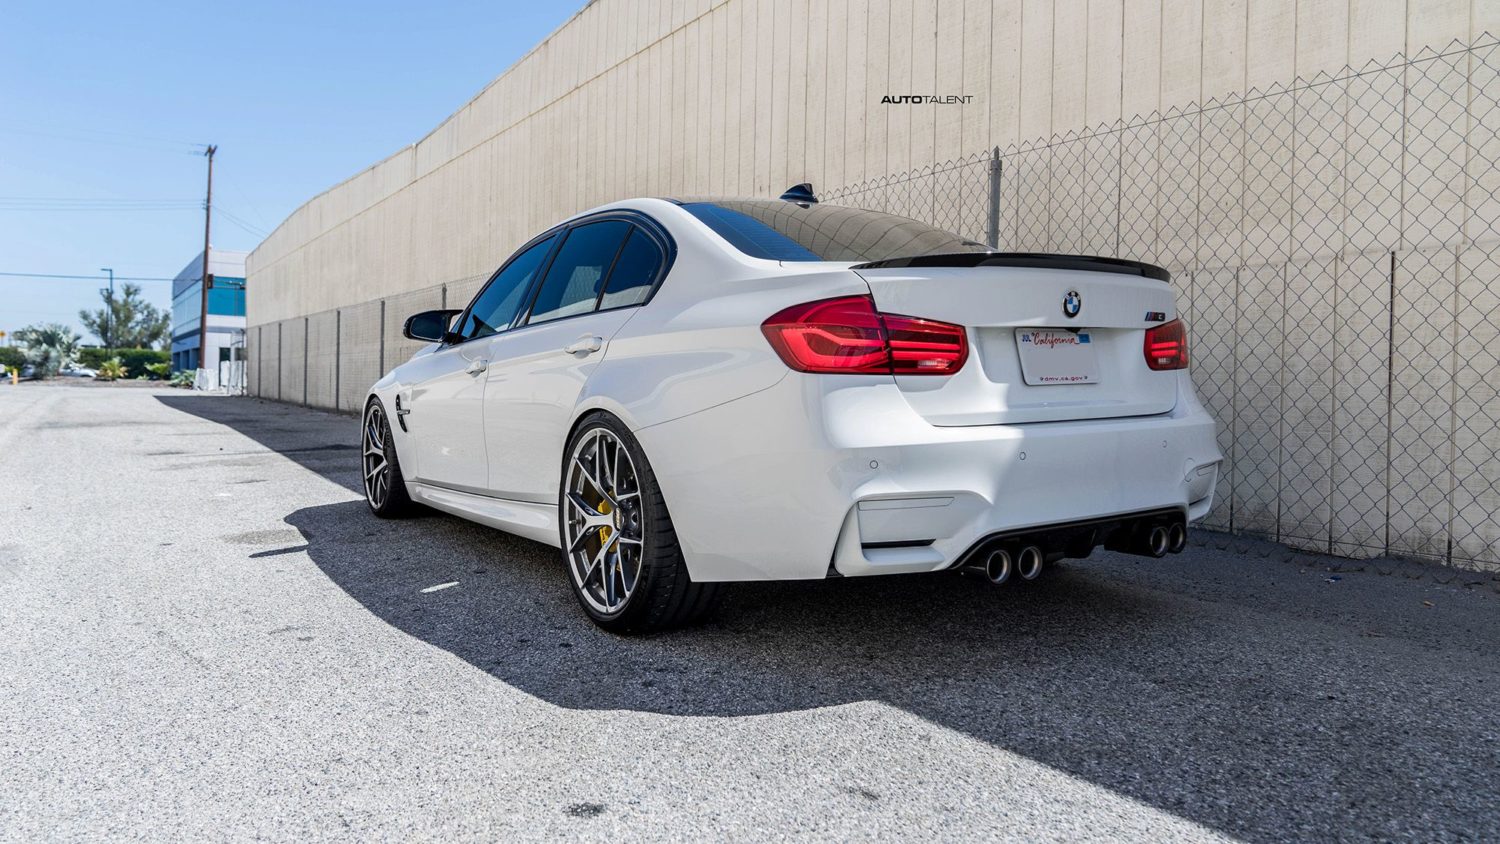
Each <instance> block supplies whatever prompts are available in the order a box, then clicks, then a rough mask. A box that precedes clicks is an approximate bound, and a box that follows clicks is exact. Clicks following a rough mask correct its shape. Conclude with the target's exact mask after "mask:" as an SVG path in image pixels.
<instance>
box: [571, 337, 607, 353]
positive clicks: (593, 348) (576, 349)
mask: <svg viewBox="0 0 1500 844" xmlns="http://www.w3.org/2000/svg"><path fill="white" fill-rule="evenodd" d="M602 348H604V338H603V337H599V336H596V335H591V334H585V335H584V336H582V337H579V338H578V339H577V340H574V341H573V342H571V343H569V344H568V345H566V346H563V351H564V352H566V353H568V354H570V355H576V354H578V353H580V352H582V353H583V354H586V355H591V354H593V353H594V352H597V351H599V350H600V349H602Z"/></svg>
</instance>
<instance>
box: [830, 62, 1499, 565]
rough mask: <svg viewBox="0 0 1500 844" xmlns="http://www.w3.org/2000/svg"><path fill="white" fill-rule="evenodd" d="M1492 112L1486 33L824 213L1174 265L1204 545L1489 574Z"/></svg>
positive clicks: (976, 158)
mask: <svg viewBox="0 0 1500 844" xmlns="http://www.w3.org/2000/svg"><path fill="white" fill-rule="evenodd" d="M1497 98H1500V44H1497V42H1496V41H1495V39H1494V38H1492V37H1490V36H1485V37H1483V38H1481V39H1479V40H1478V41H1477V42H1476V43H1474V44H1470V45H1464V44H1457V43H1455V44H1453V45H1451V46H1450V47H1449V48H1448V49H1445V50H1441V51H1439V50H1424V51H1422V52H1421V53H1419V54H1417V55H1415V56H1413V57H1410V58H1408V57H1405V56H1402V57H1398V58H1397V59H1396V60H1393V61H1390V62H1384V63H1371V64H1370V65H1367V66H1365V67H1363V68H1360V69H1358V70H1356V69H1353V68H1345V69H1344V70H1343V71H1342V72H1340V73H1336V74H1324V75H1320V76H1317V77H1315V78H1313V79H1309V80H1298V81H1297V82H1295V83H1294V84H1292V85H1289V86H1285V87H1282V86H1277V87H1273V88H1270V89H1268V90H1265V91H1251V92H1250V93H1249V94H1247V95H1245V96H1243V97H1237V98H1232V99H1227V100H1223V101H1209V102H1207V103H1204V104H1202V105H1201V106H1197V105H1195V106H1192V107H1188V108H1181V109H1173V110H1171V111H1168V112H1165V113H1161V114H1152V115H1150V116H1148V117H1141V118H1135V119H1132V120H1129V121H1121V122H1119V123H1116V124H1114V125H1110V126H1104V127H1097V128H1094V129H1089V130H1085V131H1081V132H1072V133H1068V134H1065V135H1062V136H1059V137H1054V138H1050V139H1047V140H1045V141H1040V142H1037V143H1028V144H1022V145H1019V146H1016V147H1012V148H1009V149H1004V150H1001V149H995V150H992V151H990V152H989V153H988V154H977V155H973V156H969V157H967V158H962V159H959V160H956V161H951V162H947V163H945V164H940V165H934V166H932V167H927V168H923V169H921V170H918V171H915V172H911V173H903V174H898V175H893V176H888V177H885V178H880V179H875V180H872V181H869V182H865V183H862V184H857V185H852V186H849V187H845V188H840V189H837V190H833V191H829V192H827V193H826V194H824V195H823V196H822V197H821V198H822V199H823V201H826V202H838V203H841V204H846V205H855V206H859V207H862V208H870V209H878V210H883V211H889V212H891V213H895V214H902V215H905V216H910V217H915V218H918V219H922V220H926V221H928V222H932V223H934V224H936V225H939V226H941V227H944V228H948V229H951V230H953V231H956V232H958V233H960V234H964V235H966V236H969V237H972V238H975V239H981V240H986V241H987V242H990V243H994V244H996V245H998V246H999V247H1000V248H1001V249H1005V250H1010V251H1022V252H1064V253H1083V254H1099V255H1113V256H1119V257H1125V258H1134V259H1138V260H1142V261H1148V262H1151V263H1155V264H1160V265H1162V266H1165V267H1166V268H1168V269H1169V270H1171V271H1172V273H1173V277H1174V284H1175V285H1176V287H1177V290H1178V293H1177V298H1178V304H1179V306H1180V308H1181V310H1182V312H1183V313H1184V314H1185V315H1186V318H1187V320H1188V322H1189V324H1190V326H1191V330H1192V343H1193V354H1194V357H1193V370H1192V371H1193V378H1194V381H1195V382H1196V384H1197V386H1198V390H1199V394H1200V396H1201V397H1202V399H1203V401H1204V403H1205V404H1206V405H1207V406H1208V407H1209V409H1210V410H1211V411H1212V413H1213V414H1214V416H1215V418H1216V419H1217V420H1218V424H1219V444H1220V446H1221V448H1222V449H1223V451H1224V455H1225V458H1226V462H1225V466H1224V473H1223V482H1222V484H1221V486H1220V488H1219V494H1218V500H1217V502H1216V505H1215V507H1214V510H1213V512H1212V513H1211V514H1210V515H1209V517H1208V518H1207V520H1206V526H1208V527H1212V528H1216V529H1220V530H1225V531H1229V532H1231V533H1236V534H1243V535H1249V536H1255V537H1261V538H1267V539H1273V540H1275V541H1278V542H1281V543H1284V544H1286V545H1289V546H1291V547H1293V548H1297V549H1302V550H1307V551H1318V552H1325V553H1330V554H1336V555H1339V556H1347V557H1369V556H1372V555H1388V556H1397V557H1413V558H1421V559H1427V560H1437V561H1441V562H1445V563H1452V564H1459V565H1462V566H1466V567H1475V568H1485V569H1492V570H1493V569H1496V568H1500V456H1497V454H1500V392H1497V388H1500V167H1497V162H1500V103H1497ZM986 197H987V198H989V199H990V201H989V202H984V201H981V198H986Z"/></svg>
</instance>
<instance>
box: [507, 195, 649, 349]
mask: <svg viewBox="0 0 1500 844" xmlns="http://www.w3.org/2000/svg"><path fill="white" fill-rule="evenodd" d="M631 228H632V227H631V225H630V224H629V223H627V222H624V221H623V220H604V221H602V222H598V223H586V224H584V225H581V226H578V227H576V228H573V229H571V230H569V231H568V233H567V239H566V240H564V241H563V244H562V246H561V247H560V248H559V249H558V251H557V258H555V259H554V260H553V261H552V266H551V267H550V268H549V269H548V270H547V276H546V278H544V279H542V286H541V289H540V290H538V291H537V294H536V301H535V302H533V303H532V305H531V317H530V318H529V319H528V320H527V324H528V325H534V324H536V323H539V322H550V321H551V320H555V319H562V318H564V317H570V316H577V315H579V314H585V313H588V312H590V311H592V310H594V307H595V306H596V305H597V304H598V302H599V293H600V289H601V287H602V286H603V284H604V279H605V277H606V276H607V275H608V273H609V269H610V267H611V266H613V265H614V262H615V256H616V255H618V254H620V247H621V246H622V245H624V243H625V238H626V236H627V235H629V234H630V230H631Z"/></svg>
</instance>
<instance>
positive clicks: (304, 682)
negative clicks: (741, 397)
mask: <svg viewBox="0 0 1500 844" xmlns="http://www.w3.org/2000/svg"><path fill="white" fill-rule="evenodd" d="M0 420H3V424H0V470H3V487H0V490H3V491H0V838H5V839H12V840H37V839H55V838H79V839H81V838H87V839H94V838H163V837H168V836H170V837H173V838H191V839H244V838H251V837H257V838H270V839H281V840H287V839H321V838H346V839H347V838H354V837H359V838H373V837H381V838H391V839H396V838H401V839H407V838H424V839H425V838H445V839H446V838H481V839H492V840H493V839H502V838H504V839H509V838H527V839H531V838H581V839H599V838H605V837H609V838H617V839H670V840H684V841H685V840H700V839H704V838H707V839H748V838H754V839H757V840H766V839H797V840H801V839H830V838H832V839H863V840H869V839H877V838H892V837H896V836H901V837H919V836H920V837H922V838H931V839H946V840H963V841H970V840H975V839H1026V840H1046V839H1068V840H1076V839H1084V838H1091V839H1121V838H1125V839H1151V840H1176V839H1192V840H1201V839H1217V838H1243V839H1252V840H1272V839H1276V840H1282V839H1287V838H1300V839H1334V838H1339V839H1364V838H1380V839H1388V838H1403V837H1404V838H1420V839H1424V840H1443V839H1490V840H1494V839H1496V838H1500V775H1497V772H1500V745H1497V737H1500V726H1497V721H1496V719H1495V705H1496V701H1497V700H1500V683H1497V677H1500V659H1497V658H1496V654H1497V653H1500V591H1497V590H1500V581H1495V580H1493V579H1492V578H1491V576H1490V575H1481V574H1473V573H1460V572H1455V571H1454V570H1451V569H1440V568H1429V567H1423V566H1414V565H1398V564H1394V563H1374V564H1368V565H1364V566H1352V567H1351V566H1348V565H1347V564H1345V565H1344V566H1342V568H1344V569H1351V568H1352V569H1362V570H1344V571H1340V572H1337V573H1334V572H1330V571H1329V569H1328V564H1329V563H1331V562H1333V561H1330V560H1326V559H1325V560H1317V559H1314V558H1309V557H1297V558H1290V559H1289V558H1288V557H1289V555H1286V554H1284V553H1280V552H1278V551H1277V550H1276V548H1275V547H1274V546H1269V545H1257V544H1255V543H1246V542H1240V541H1237V540H1236V541H1233V542H1226V541H1224V540H1223V538H1222V537H1219V538H1218V539H1215V538H1213V537H1207V540H1208V546H1205V545H1203V544H1198V545H1195V547H1194V548H1192V549H1191V550H1190V551H1189V552H1188V553H1186V554H1183V555H1181V556H1179V557H1174V558H1169V559H1166V560H1159V561H1157V560H1143V559H1138V558H1130V557H1123V556H1118V555H1114V554H1106V553H1102V552H1101V553H1099V554H1096V556H1095V558H1094V559H1092V560H1089V561H1082V562H1073V563H1069V564H1067V565H1066V566H1064V567H1062V568H1060V569H1059V570H1057V571H1056V572H1054V573H1053V574H1052V575H1051V576H1049V577H1047V578H1045V579H1044V580H1043V581H1042V582H1039V583H1036V584H1026V585H1017V586H1014V587H1010V588H1006V589H993V588H990V587H989V586H988V585H987V584H984V583H983V582H982V580H979V579H977V578H971V577H963V576H956V575H946V576H926V577H901V578H887V579H878V580H877V579H871V580H845V581H828V582H818V583H802V584H757V585H743V586H739V587H736V588H735V589H734V590H733V591H732V594H731V596H730V598H729V600H728V601H727V602H726V603H725V604H724V605H723V608H722V609H721V610H720V612H719V614H718V616H717V619H716V620H715V621H713V622H712V623H710V624H709V625H707V626H705V627H703V628H700V629H695V630H690V631H685V632H680V633H675V634H670V635H663V636H658V637H654V638H650V639H621V638H616V637H613V636H610V635H608V634H605V633H602V632H600V631H598V630H596V629H595V628H593V627H592V626H591V625H590V624H589V623H588V622H587V621H586V619H585V618H584V617H583V616H582V614H581V612H580V611H579V610H578V609H577V607H576V605H575V603H574V600H573V598H572V595H571V594H570V593H569V591H568V588H567V585H566V583H565V581H564V575H563V572H562V569H561V567H560V566H559V565H558V563H557V561H556V558H555V552H554V551H552V550H551V549H548V548H545V547H543V546H540V545H537V544H534V543H530V542H527V541H524V540H519V539H515V538H512V537H508V536H506V535H504V534H501V533H497V532H494V531H491V530H487V529H484V528H481V527H478V526H475V525H471V524H468V523H465V522H462V521H459V520H456V519H452V518H449V517H446V516H440V515H432V516H428V517H424V518H419V519H414V520H409V521H404V522H399V523H391V522H382V521H379V520H376V519H375V518H373V517H371V516H370V515H369V514H368V513H367V512H366V510H365V507H364V504H363V503H362V502H361V500H360V498H359V496H358V494H357V492H356V489H357V484H358V474H357V470H356V468H355V465H356V455H357V451H356V449H355V443H356V432H357V431H356V429H357V427H358V425H357V423H356V422H355V421H354V420H353V419H351V418H349V417H343V416H337V415H331V414H324V413H318V412H314V411H308V410H303V409H299V408H292V407H287V406H281V405H276V404H270V403H264V402H259V401H255V400H251V399H235V398H222V397H213V396H201V395H194V394H190V393H187V392H183V391H170V390H149V389H97V388H83V387H80V386H51V387H40V386H37V387H30V386H24V385H23V386H21V387H10V386H8V385H7V386H4V387H0ZM1199 541H1200V543H1201V542H1202V540H1201V539H1200V540H1199ZM1214 544H1218V545H1219V546H1221V547H1218V548H1215V547H1211V546H1212V545H1214ZM1336 567H1338V566H1336ZM442 584H454V585H451V586H448V587H447V588H443V589H439V590H436V591H427V590H429V588H430V587H433V586H438V585H442Z"/></svg>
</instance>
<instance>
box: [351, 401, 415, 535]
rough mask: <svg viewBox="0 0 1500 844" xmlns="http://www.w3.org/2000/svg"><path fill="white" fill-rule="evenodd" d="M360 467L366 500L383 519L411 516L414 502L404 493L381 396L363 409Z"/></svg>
mask: <svg viewBox="0 0 1500 844" xmlns="http://www.w3.org/2000/svg"><path fill="white" fill-rule="evenodd" d="M360 439H361V445H362V446H363V447H362V448H361V449H360V454H361V457H360V469H361V474H362V475H364V484H365V503H366V504H369V505H370V510H371V511H372V512H374V513H375V515H377V516H379V517H381V518H382V519H396V518H400V517H402V516H408V515H410V514H411V513H412V512H413V511H414V510H416V505H415V504H413V503H412V500H411V498H410V497H409V496H407V494H406V482H405V480H404V479H403V478H402V476H401V463H400V461H398V460H397V459H396V446H395V444H394V443H393V442H391V423H390V420H389V419H388V418H387V417H386V415H385V408H384V407H383V406H382V405H381V404H380V399H371V400H370V404H369V406H368V407H366V408H365V424H364V430H363V432H362V433H361V435H360Z"/></svg>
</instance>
